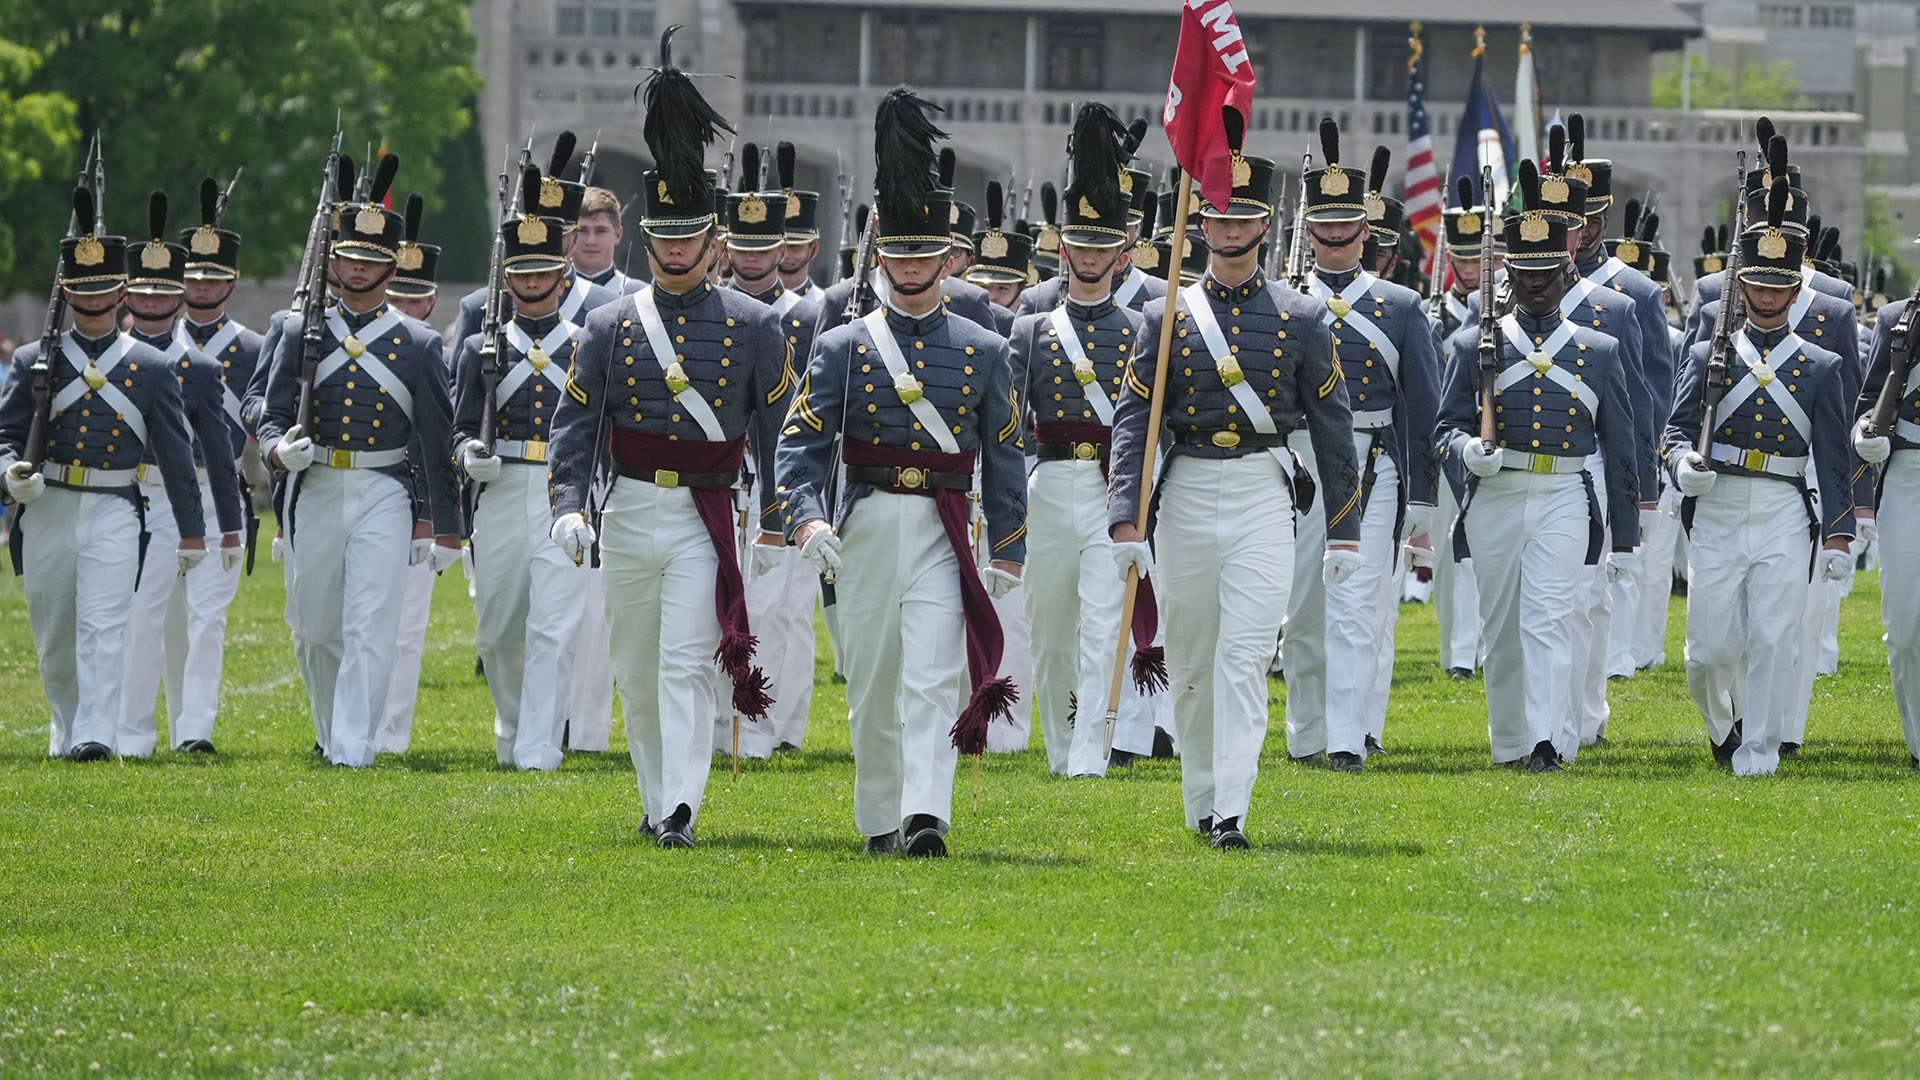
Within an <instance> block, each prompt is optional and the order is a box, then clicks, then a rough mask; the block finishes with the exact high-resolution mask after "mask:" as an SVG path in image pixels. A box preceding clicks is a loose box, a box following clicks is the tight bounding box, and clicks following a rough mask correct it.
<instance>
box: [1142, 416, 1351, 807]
mask: <svg viewBox="0 0 1920 1080" xmlns="http://www.w3.org/2000/svg"><path fill="white" fill-rule="evenodd" d="M1293 530H1294V513H1293V498H1292V494H1291V490H1290V489H1289V487H1288V484H1287V477H1286V475H1285V474H1284V473H1283V472H1282V470H1281V467H1280V463H1279V462H1278V461H1277V460H1275V458H1274V455H1272V454H1270V453H1257V454H1248V455H1246V456H1245V457H1238V458H1227V459H1207V458H1196V457H1186V456H1182V457H1179V458H1177V459H1176V460H1174V462H1173V463H1172V464H1171V465H1170V466H1169V467H1168V468H1167V471H1166V480H1165V482H1164V483H1163V484H1162V486H1161V493H1160V509H1159V514H1158V517H1157V518H1156V520H1155V523H1154V539H1153V547H1154V557H1155V560H1156V562H1157V565H1158V567H1159V574H1160V585H1159V589H1158V591H1157V593H1156V595H1157V596H1158V598H1159V600H1160V604H1161V608H1160V610H1161V615H1162V618H1163V619H1164V621H1165V623H1166V628H1167V677H1168V681H1169V682H1170V683H1171V684H1172V693H1173V720H1174V728H1175V730H1176V731H1177V732H1178V734H1179V738H1180V788H1181V796H1182V801H1183V802H1184V804H1185V809H1186V819H1187V825H1188V826H1189V827H1196V826H1198V825H1199V824H1200V821H1201V819H1203V818H1209V817H1211V818H1215V819H1219V818H1240V819H1242V820H1243V821H1244V820H1245V818H1246V815H1247V809H1248V805H1249V803H1250V802H1251V801H1252V798H1253V784H1254V779H1255V777H1256V776H1258V774H1259V771H1260V747H1261V744H1262V743H1263V742H1264V741H1265V740H1266V735H1267V662H1268V660H1269V659H1271V657H1272V656H1273V643H1274V640H1275V638H1276V637H1277V636H1278V634H1279V633H1280V622H1281V619H1282V618H1283V616H1284V613H1285V612H1286V610H1287V594H1288V590H1289V589H1291V588H1292V582H1293V579H1294V577H1295V575H1294V558H1295V552H1294V532H1293ZM1300 551H1301V557H1302V559H1303V561H1308V562H1312V563H1313V564H1314V567H1315V571H1316V573H1317V572H1318V569H1319V565H1320V561H1321V560H1320V553H1319V551H1318V550H1316V549H1314V548H1310V547H1307V546H1305V545H1304V544H1303V545H1302V546H1301V548H1300ZM1370 670H1371V669H1369V671H1370ZM1288 673H1289V675H1291V674H1292V672H1291V664H1289V672H1288Z"/></svg>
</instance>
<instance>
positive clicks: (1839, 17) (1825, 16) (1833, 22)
mask: <svg viewBox="0 0 1920 1080" xmlns="http://www.w3.org/2000/svg"><path fill="white" fill-rule="evenodd" d="M1807 25H1808V26H1813V27H1819V28H1821V29H1827V30H1850V29H1852V28H1853V6H1852V5H1851V4H1815V5H1813V6H1812V7H1809V8H1808V9H1807Z"/></svg>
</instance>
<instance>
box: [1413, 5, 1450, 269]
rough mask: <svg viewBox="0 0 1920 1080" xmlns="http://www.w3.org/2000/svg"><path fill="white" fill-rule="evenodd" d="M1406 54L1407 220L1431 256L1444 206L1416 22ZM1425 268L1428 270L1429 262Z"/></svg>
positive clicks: (1437, 238)
mask: <svg viewBox="0 0 1920 1080" xmlns="http://www.w3.org/2000/svg"><path fill="white" fill-rule="evenodd" d="M1413 32H1414V36H1413V37H1412V38H1410V39H1408V45H1409V46H1410V47H1411V48H1412V50H1413V52H1412V55H1411V56H1409V57H1408V58H1407V224H1408V225H1409V226H1411V227H1412V228H1413V232H1414V235H1415V236H1418V237H1419V238H1420V246H1421V248H1422V249H1424V250H1425V251H1426V253H1427V258H1428V259H1432V258H1433V252H1434V250H1435V248H1437V247H1438V246H1439V243H1440V212H1441V210H1443V209H1444V208H1445V203H1444V201H1443V196H1442V194H1441V190H1440V173H1439V172H1438V170H1436V169H1435V168H1434V167H1433V132H1432V129H1431V128H1429V127H1428V126H1427V79H1426V75H1425V74H1424V73H1423V72H1422V71H1421V66H1420V53H1421V51H1422V49H1423V46H1422V45H1421V44H1420V24H1419V23H1414V24H1413ZM1426 269H1427V271H1428V272H1429V273H1430V272H1431V269H1432V268H1431V266H1428V267H1427V268H1426Z"/></svg>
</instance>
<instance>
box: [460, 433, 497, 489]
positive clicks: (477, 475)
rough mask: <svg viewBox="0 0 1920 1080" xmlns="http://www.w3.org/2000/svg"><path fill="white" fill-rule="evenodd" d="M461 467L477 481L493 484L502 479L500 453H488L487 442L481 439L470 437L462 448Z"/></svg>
mask: <svg viewBox="0 0 1920 1080" xmlns="http://www.w3.org/2000/svg"><path fill="white" fill-rule="evenodd" d="M460 467H461V468H462V469H465V470H466V471H467V475H468V476H470V477H472V478H473V480H474V482H475V483H480V484H491V483H493V482H494V481H495V480H498V479H500V455H498V454H489V453H487V444H486V443H483V442H481V441H480V440H479V439H468V440H467V445H465V446H463V447H461V448H460Z"/></svg>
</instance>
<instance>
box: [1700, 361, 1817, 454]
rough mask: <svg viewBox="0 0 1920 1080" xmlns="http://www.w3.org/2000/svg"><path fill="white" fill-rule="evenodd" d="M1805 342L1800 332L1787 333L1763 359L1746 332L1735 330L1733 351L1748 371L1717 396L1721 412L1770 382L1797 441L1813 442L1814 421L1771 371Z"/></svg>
mask: <svg viewBox="0 0 1920 1080" xmlns="http://www.w3.org/2000/svg"><path fill="white" fill-rule="evenodd" d="M1805 345H1806V343H1805V342H1804V341H1801V340H1800V335H1798V334H1788V335H1787V336H1786V337H1784V338H1781V339H1780V344H1778V345H1775V346H1774V347H1773V348H1772V349H1770V350H1768V352H1767V355H1766V358H1765V359H1764V360H1763V359H1761V356H1760V350H1759V349H1757V348H1755V347H1754V345H1753V342H1752V341H1751V340H1750V339H1749V338H1748V337H1747V335H1746V334H1744V333H1738V334H1735V335H1734V337H1733V351H1734V355H1736V356H1738V357H1739V358H1740V362H1741V363H1743V364H1745V365H1747V375H1746V377H1745V378H1743V379H1741V380H1740V381H1739V383H1737V384H1735V386H1734V387H1733V389H1731V390H1729V391H1727V394H1726V396H1725V397H1723V398H1721V399H1720V415H1722V416H1731V415H1733V413H1734V412H1735V410H1737V409H1739V408H1740V406H1742V405H1744V404H1746V401H1747V399H1748V398H1750V397H1752V396H1753V395H1755V394H1757V393H1759V392H1760V388H1761V386H1763V385H1769V386H1772V388H1773V400H1774V401H1775V402H1776V403H1777V404H1778V405H1779V406H1780V411H1781V412H1782V413H1785V414H1786V417H1787V422H1788V423H1790V424H1792V425H1793V430H1794V432H1795V433H1796V434H1798V435H1799V436H1800V441H1802V442H1804V443H1806V444H1807V445H1808V446H1812V445H1813V421H1812V420H1811V419H1809V418H1808V416H1807V411H1806V410H1805V409H1802V408H1801V407H1800V403H1799V402H1797V401H1795V400H1794V399H1793V391H1791V390H1788V389H1787V388H1786V387H1785V385H1782V384H1780V379H1779V378H1778V377H1777V376H1776V375H1775V374H1774V373H1775V372H1777V371H1779V370H1780V369H1781V368H1782V367H1784V366H1785V365H1786V364H1788V363H1790V362H1792V360H1793V354H1794V353H1795V352H1797V351H1799V350H1800V349H1801V348H1804V347H1805ZM1763 373H1764V375H1765V377H1766V382H1765V383H1764V384H1763V383H1762V382H1761V376H1762V374H1763Z"/></svg>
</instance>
